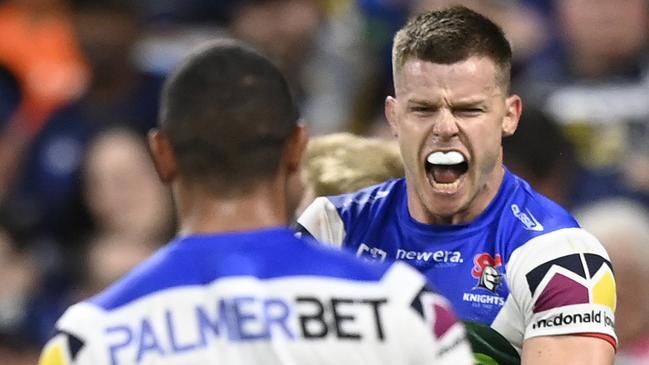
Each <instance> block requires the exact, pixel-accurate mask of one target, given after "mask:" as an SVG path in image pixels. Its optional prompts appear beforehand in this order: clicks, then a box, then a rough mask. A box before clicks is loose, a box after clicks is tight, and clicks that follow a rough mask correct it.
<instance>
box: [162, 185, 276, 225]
mask: <svg viewBox="0 0 649 365" xmlns="http://www.w3.org/2000/svg"><path fill="white" fill-rule="evenodd" d="M277 186H278V185H276V184H267V185H263V186H260V187H258V188H256V189H255V190H253V191H251V192H249V193H246V194H245V195H241V196H217V195H215V194H209V193H206V192H205V190H204V189H203V188H201V187H198V186H195V185H193V186H176V187H175V188H174V190H175V197H176V210H177V214H178V222H179V227H178V228H179V232H178V235H179V236H186V235H192V234H207V233H222V232H236V231H248V230H256V229H261V228H269V227H277V226H287V225H288V222H287V215H286V202H285V201H284V191H280V190H279V189H278V188H277Z"/></svg>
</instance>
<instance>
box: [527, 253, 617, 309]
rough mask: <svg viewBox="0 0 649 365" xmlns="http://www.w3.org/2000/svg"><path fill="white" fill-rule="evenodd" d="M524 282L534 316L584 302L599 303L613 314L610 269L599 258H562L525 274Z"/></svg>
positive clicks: (614, 298)
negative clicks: (530, 298) (529, 294)
mask: <svg viewBox="0 0 649 365" xmlns="http://www.w3.org/2000/svg"><path fill="white" fill-rule="evenodd" d="M526 279H527V284H528V285H529V288H530V292H531V293H532V298H533V300H534V309H533V310H534V313H538V312H542V311H545V310H548V309H552V308H557V307H562V306H566V305H572V304H586V303H593V304H601V305H603V306H606V307H608V308H609V309H610V310H611V311H612V312H614V311H615V303H616V295H615V279H614V277H613V268H612V266H611V263H610V262H609V261H608V260H606V259H605V258H603V257H602V256H600V255H596V254H590V253H581V254H572V255H567V256H562V257H559V258H556V259H554V260H551V261H548V262H546V263H544V264H541V265H539V266H538V267H536V268H535V269H534V270H532V271H530V272H529V273H528V274H527V275H526ZM557 293H566V294H569V295H557Z"/></svg>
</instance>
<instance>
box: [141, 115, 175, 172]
mask: <svg viewBox="0 0 649 365" xmlns="http://www.w3.org/2000/svg"><path fill="white" fill-rule="evenodd" d="M147 137H148V140H149V153H150V154H151V158H152V159H153V165H154V166H155V170H156V172H157V173H158V177H160V180H161V181H162V182H164V183H169V182H171V181H173V179H174V178H175V177H176V173H177V169H178V166H177V163H176V155H175V154H174V151H173V147H172V146H171V141H169V138H168V137H167V135H166V134H165V133H164V132H163V131H161V130H159V129H157V128H154V129H152V130H151V131H149V134H148V136H147Z"/></svg>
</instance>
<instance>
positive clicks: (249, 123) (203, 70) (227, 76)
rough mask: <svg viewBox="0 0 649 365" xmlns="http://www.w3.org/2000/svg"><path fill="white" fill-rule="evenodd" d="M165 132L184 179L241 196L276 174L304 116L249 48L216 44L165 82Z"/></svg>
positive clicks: (284, 85)
mask: <svg viewBox="0 0 649 365" xmlns="http://www.w3.org/2000/svg"><path fill="white" fill-rule="evenodd" d="M161 103H162V105H161V112H160V127H161V129H162V130H163V131H164V132H165V133H166V134H167V135H168V137H169V140H170V141H171V145H172V148H173V150H174V152H175V154H176V159H177V163H178V169H179V173H180V174H181V175H182V176H183V178H184V179H186V180H187V181H189V182H192V183H196V184H200V185H201V186H202V187H204V188H207V190H208V191H212V192H214V191H217V192H219V194H221V195H232V194H239V193H242V192H245V191H248V190H249V189H251V188H253V187H255V186H256V184H257V183H258V182H259V181H264V180H269V179H271V178H272V177H274V176H275V174H276V173H277V171H278V168H279V164H280V160H281V157H282V150H283V147H284V143H285V142H286V140H287V139H288V137H289V136H290V135H291V133H292V132H293V131H294V129H295V127H296V125H297V121H298V118H299V115H298V110H297V107H296V105H295V103H294V101H293V98H292V96H291V94H290V91H289V88H288V85H287V83H286V80H285V79H284V77H283V75H282V74H281V72H280V71H279V69H278V68H277V67H276V66H275V65H274V64H273V63H272V62H271V61H270V60H268V59H267V58H266V57H264V56H262V55H261V54H259V53H258V52H256V51H255V50H253V49H252V48H250V47H248V46H246V45H244V44H242V43H240V42H237V41H234V40H227V39H223V40H218V41H214V42H210V43H209V44H207V45H205V46H203V47H201V48H199V49H198V50H197V51H195V52H194V53H193V54H192V55H191V56H190V57H189V58H188V59H187V60H186V61H185V62H184V63H183V64H182V65H180V66H179V67H178V68H177V69H176V70H175V71H174V72H173V73H172V74H171V75H170V76H169V78H168V79H167V81H166V84H165V87H164V89H163V92H162V101H161Z"/></svg>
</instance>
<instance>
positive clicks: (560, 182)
mask: <svg viewBox="0 0 649 365" xmlns="http://www.w3.org/2000/svg"><path fill="white" fill-rule="evenodd" d="M503 148H504V151H505V153H504V159H505V161H504V162H505V165H506V166H507V167H508V168H509V169H511V170H512V172H514V173H515V174H517V175H519V176H520V177H522V178H524V179H526V180H527V181H528V182H529V183H530V184H531V185H532V186H533V187H534V188H535V189H536V190H537V191H538V192H540V193H541V194H543V195H545V196H547V197H549V198H550V199H552V200H554V201H555V202H557V203H559V204H561V205H562V206H564V207H566V208H567V209H569V210H572V209H574V208H576V207H578V206H580V205H583V204H586V203H589V202H592V201H593V200H597V199H602V198H605V197H610V196H617V195H626V196H629V197H634V198H640V196H641V195H640V194H638V193H636V192H634V191H632V190H631V189H630V188H629V187H627V186H626V185H625V184H624V181H623V176H622V173H621V171H619V170H615V169H592V168H589V167H587V166H583V165H582V164H581V163H580V161H579V160H578V159H577V157H576V155H575V147H574V145H573V143H572V141H571V140H570V139H568V138H567V137H566V136H565V135H564V131H563V130H562V129H561V127H560V126H559V125H558V124H557V123H556V121H555V120H554V119H553V118H552V117H551V116H549V115H547V114H546V113H544V112H543V111H541V110H539V109H537V108H534V107H532V106H530V107H527V108H525V110H524V111H523V114H522V116H521V120H520V122H519V123H518V128H517V129H516V133H514V135H513V136H510V137H507V138H505V139H503ZM648 206H649V205H648Z"/></svg>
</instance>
